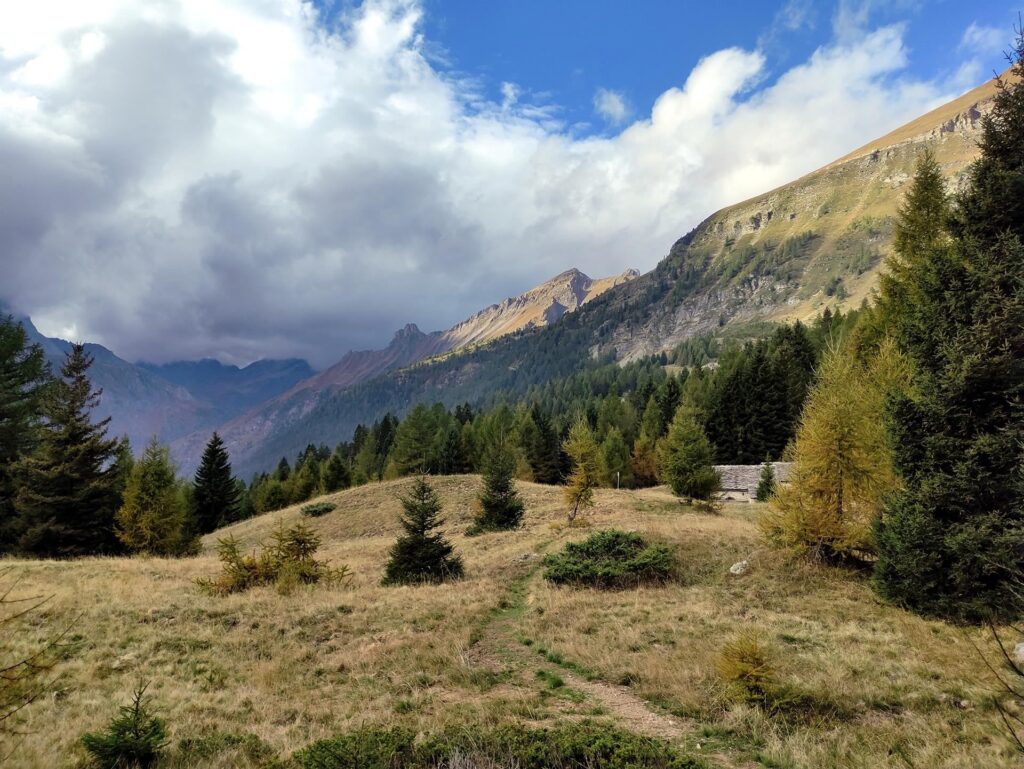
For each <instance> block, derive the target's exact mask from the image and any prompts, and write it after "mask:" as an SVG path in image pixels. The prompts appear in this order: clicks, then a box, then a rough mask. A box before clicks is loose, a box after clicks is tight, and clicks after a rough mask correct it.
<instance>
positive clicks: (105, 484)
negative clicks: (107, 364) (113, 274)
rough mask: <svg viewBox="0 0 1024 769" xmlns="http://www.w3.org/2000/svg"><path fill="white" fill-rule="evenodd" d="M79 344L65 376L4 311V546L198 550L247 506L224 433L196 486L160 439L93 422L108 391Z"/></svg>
mask: <svg viewBox="0 0 1024 769" xmlns="http://www.w3.org/2000/svg"><path fill="white" fill-rule="evenodd" d="M91 365H92V356H90V355H89V353H88V352H87V351H86V349H85V346H84V345H81V344H74V345H72V346H71V349H70V350H69V351H68V353H67V355H66V359H65V361H64V362H63V364H62V366H61V369H60V372H59V373H58V374H56V375H55V374H54V373H53V372H52V371H51V370H50V366H49V364H48V363H47V361H46V360H45V358H44V356H43V351H42V349H41V348H40V347H39V345H37V344H30V343H29V340H28V336H27V334H26V333H25V330H24V328H23V327H22V325H21V324H20V323H16V322H15V321H14V320H13V318H11V317H6V318H0V552H3V553H19V554H24V555H32V556H36V557H47V558H71V557H76V556H83V555H116V554H122V553H132V552H141V553H150V554H155V555H187V554H190V553H194V552H197V551H198V538H199V537H200V536H201V535H203V534H205V533H208V532H210V531H213V530H214V529H215V528H217V527H218V526H220V525H223V524H224V523H227V522H230V521H231V520H234V519H236V518H237V517H238V516H239V515H240V514H241V513H242V512H243V511H242V510H241V502H242V501H243V500H244V498H245V487H244V484H240V483H239V482H238V481H236V480H235V479H234V478H233V477H232V474H231V465H230V463H229V462H228V456H227V452H226V450H225V449H224V445H223V443H222V442H221V440H220V438H219V436H217V435H216V433H215V434H214V435H213V437H212V438H211V440H210V443H209V444H208V445H207V447H206V451H205V453H204V455H203V461H202V464H201V466H200V468H199V470H198V471H197V473H196V476H195V479H194V481H193V482H186V481H182V480H180V479H179V478H178V477H177V471H176V468H175V466H174V464H173V463H172V462H171V458H170V451H169V449H168V448H167V447H166V446H161V445H160V444H159V443H158V442H157V441H156V440H155V439H154V440H153V441H151V442H150V444H149V445H147V446H146V447H145V450H144V451H143V452H142V454H141V456H140V457H138V458H136V457H135V456H134V455H133V452H132V447H131V445H130V444H129V442H128V439H127V437H123V438H120V439H116V438H110V437H108V435H107V427H108V425H109V422H110V420H109V418H108V419H104V420H100V421H96V422H94V421H93V419H92V415H93V410H94V409H95V408H96V406H97V405H98V403H99V400H100V397H101V396H102V392H101V391H100V390H96V389H93V387H92V385H91V383H90V381H89V377H88V371H89V367H90V366H91Z"/></svg>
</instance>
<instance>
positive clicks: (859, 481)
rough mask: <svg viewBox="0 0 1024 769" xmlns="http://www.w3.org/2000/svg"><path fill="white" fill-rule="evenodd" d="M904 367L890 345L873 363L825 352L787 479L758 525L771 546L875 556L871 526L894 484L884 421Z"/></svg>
mask: <svg viewBox="0 0 1024 769" xmlns="http://www.w3.org/2000/svg"><path fill="white" fill-rule="evenodd" d="M902 365H903V364H902V361H901V359H900V357H899V356H898V354H897V353H896V352H895V350H894V349H892V346H891V344H890V345H887V346H886V347H885V349H883V350H881V351H879V352H878V353H877V356H876V358H875V359H874V361H873V362H872V364H870V366H865V365H864V364H862V363H861V362H860V361H859V360H858V359H857V357H856V356H855V355H854V354H853V352H852V351H851V350H848V349H842V350H841V349H839V348H835V347H834V348H832V349H831V350H829V351H828V352H827V353H826V355H825V358H824V360H823V361H822V364H821V366H820V367H819V370H818V380H817V382H816V384H815V386H814V388H813V389H812V391H811V394H810V396H809V398H808V400H807V404H806V406H805V407H804V411H803V415H802V416H801V420H800V425H799V427H798V428H797V434H796V440H795V442H794V444H793V447H792V449H791V455H790V457H789V458H790V459H791V460H792V461H793V463H794V464H793V469H792V471H791V472H790V476H789V481H788V483H787V484H785V485H783V486H781V487H779V488H778V489H777V491H776V493H775V496H774V497H773V498H772V500H771V506H770V507H769V509H768V511H766V512H765V514H764V515H763V516H762V518H761V521H760V523H761V528H762V530H763V531H764V533H765V534H766V536H767V537H768V538H769V539H770V540H771V541H772V542H774V543H776V544H778V545H780V546H783V547H787V548H791V549H794V550H796V551H799V552H803V553H807V554H810V555H812V556H813V557H815V558H818V559H824V560H832V559H837V558H849V557H863V556H866V555H868V554H870V553H871V552H872V551H873V549H874V546H873V538H872V526H873V525H874V522H875V520H876V519H877V518H878V516H879V514H880V513H881V510H882V505H883V503H884V501H885V498H886V496H887V495H888V494H890V493H891V492H892V491H893V490H894V489H896V488H897V486H898V478H897V476H896V474H895V472H894V470H893V465H892V453H891V451H890V448H889V444H888V441H887V437H886V431H885V427H884V424H883V420H882V418H881V416H882V413H883V410H884V404H885V399H886V397H887V396H888V395H889V394H890V393H891V392H893V391H894V390H895V389H897V383H898V382H899V381H900V380H901V378H902V376H903V375H902V374H901V373H900V372H901V371H902Z"/></svg>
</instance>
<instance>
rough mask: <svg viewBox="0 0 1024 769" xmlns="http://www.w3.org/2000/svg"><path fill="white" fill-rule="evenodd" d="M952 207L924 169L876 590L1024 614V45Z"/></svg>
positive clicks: (979, 613) (905, 269) (905, 281)
mask: <svg viewBox="0 0 1024 769" xmlns="http://www.w3.org/2000/svg"><path fill="white" fill-rule="evenodd" d="M1012 58H1013V75H1012V77H1011V78H1007V79H1005V80H1003V81H1001V82H1000V83H999V88H998V91H997V94H996V96H995V99H994V102H993V108H992V111H991V112H990V114H989V115H987V116H986V117H985V118H984V123H983V129H982V138H981V142H980V146H981V155H980V157H979V159H978V161H977V162H976V163H975V164H974V165H973V166H972V167H971V169H970V170H969V172H968V173H967V176H966V184H964V185H963V187H962V191H961V192H960V193H959V194H958V195H957V196H956V197H955V199H954V201H953V205H952V207H950V205H949V204H948V202H947V200H946V196H945V189H944V186H943V183H942V179H941V175H940V173H939V169H938V168H937V166H936V164H935V161H934V159H933V158H930V157H925V158H924V159H923V160H922V162H921V164H920V167H919V169H918V173H917V175H916V177H915V180H914V184H913V187H912V188H911V191H910V193H909V195H908V197H907V200H906V202H905V204H904V206H903V207H902V209H901V211H900V217H899V223H898V228H897V241H896V254H897V258H896V259H895V260H894V261H893V264H892V265H891V269H890V277H889V279H887V280H886V281H885V283H883V286H882V297H881V299H882V305H883V308H884V312H885V316H886V319H887V320H888V321H889V323H890V327H891V329H892V333H893V336H894V337H895V339H896V341H897V343H898V344H899V346H900V349H901V350H902V351H903V352H905V353H906V354H907V355H908V356H909V357H910V359H911V361H912V363H913V367H914V382H913V385H914V386H913V388H912V389H911V390H910V391H909V392H907V393H905V394H904V395H902V396H901V397H899V398H897V399H895V400H894V402H893V403H892V404H891V406H890V409H889V420H888V423H889V428H890V433H891V437H892V441H893V445H894V447H895V460H896V466H897V469H898V471H899V473H900V475H901V476H902V478H903V481H904V488H903V489H902V490H901V491H899V492H898V493H897V494H895V495H894V496H893V498H892V501H891V502H890V503H889V504H888V505H887V506H886V510H885V514H884V516H883V518H882V520H881V523H880V525H879V527H878V531H877V539H878V547H879V559H878V562H877V567H876V584H877V585H878V588H879V590H880V592H881V593H882V594H883V595H884V596H886V597H888V598H890V599H892V600H894V601H896V602H899V603H901V604H903V605H906V606H908V607H910V608H913V609H915V610H917V611H919V612H922V613H925V614H929V615H937V616H942V617H949V618H953V619H958V620H965V621H977V620H981V619H985V618H989V617H993V616H995V617H1000V616H1005V615H1007V614H1011V613H1015V612H1014V609H1013V607H1014V606H1015V605H1016V603H1015V602H1014V600H1013V598H1014V586H1013V585H1012V584H1011V580H1012V578H1013V575H1014V574H1015V573H1017V571H1018V570H1019V567H1020V564H1021V563H1022V562H1024V504H1022V503H1024V480H1022V469H1021V468H1022V467H1024V287H1022V283H1021V276H1022V275H1024V34H1020V35H1018V38H1017V41H1016V45H1015V50H1014V54H1013V57H1012Z"/></svg>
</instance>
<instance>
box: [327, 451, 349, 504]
mask: <svg viewBox="0 0 1024 769" xmlns="http://www.w3.org/2000/svg"><path fill="white" fill-rule="evenodd" d="M323 484H324V491H326V492H327V493H328V494H330V493H332V492H335V491H341V490H342V489H347V488H348V487H349V486H351V485H352V477H351V474H350V473H349V470H348V462H347V461H346V460H345V457H344V456H343V455H342V453H341V449H340V448H337V449H335V450H334V452H333V453H332V454H331V458H330V459H328V460H327V463H326V464H325V465H324V471H323Z"/></svg>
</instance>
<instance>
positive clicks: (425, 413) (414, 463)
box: [391, 403, 437, 476]
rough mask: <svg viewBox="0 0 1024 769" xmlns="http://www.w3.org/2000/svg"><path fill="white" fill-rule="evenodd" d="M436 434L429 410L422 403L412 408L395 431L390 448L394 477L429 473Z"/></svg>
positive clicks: (435, 425) (435, 426)
mask: <svg viewBox="0 0 1024 769" xmlns="http://www.w3.org/2000/svg"><path fill="white" fill-rule="evenodd" d="M436 432H437V424H436V422H435V420H434V417H433V415H432V414H431V410H430V409H429V408H428V407H427V406H426V405H424V404H422V403H418V404H416V405H415V406H413V408H412V410H411V411H410V412H409V413H408V414H406V415H405V419H403V420H402V421H401V422H400V423H399V425H398V428H397V430H395V440H394V445H393V446H392V447H391V463H392V464H393V465H394V474H395V475H398V476H401V475H412V474H416V473H426V472H428V471H430V469H431V464H432V462H431V460H432V459H433V452H432V451H431V447H432V445H433V442H434V436H435V434H436Z"/></svg>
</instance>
